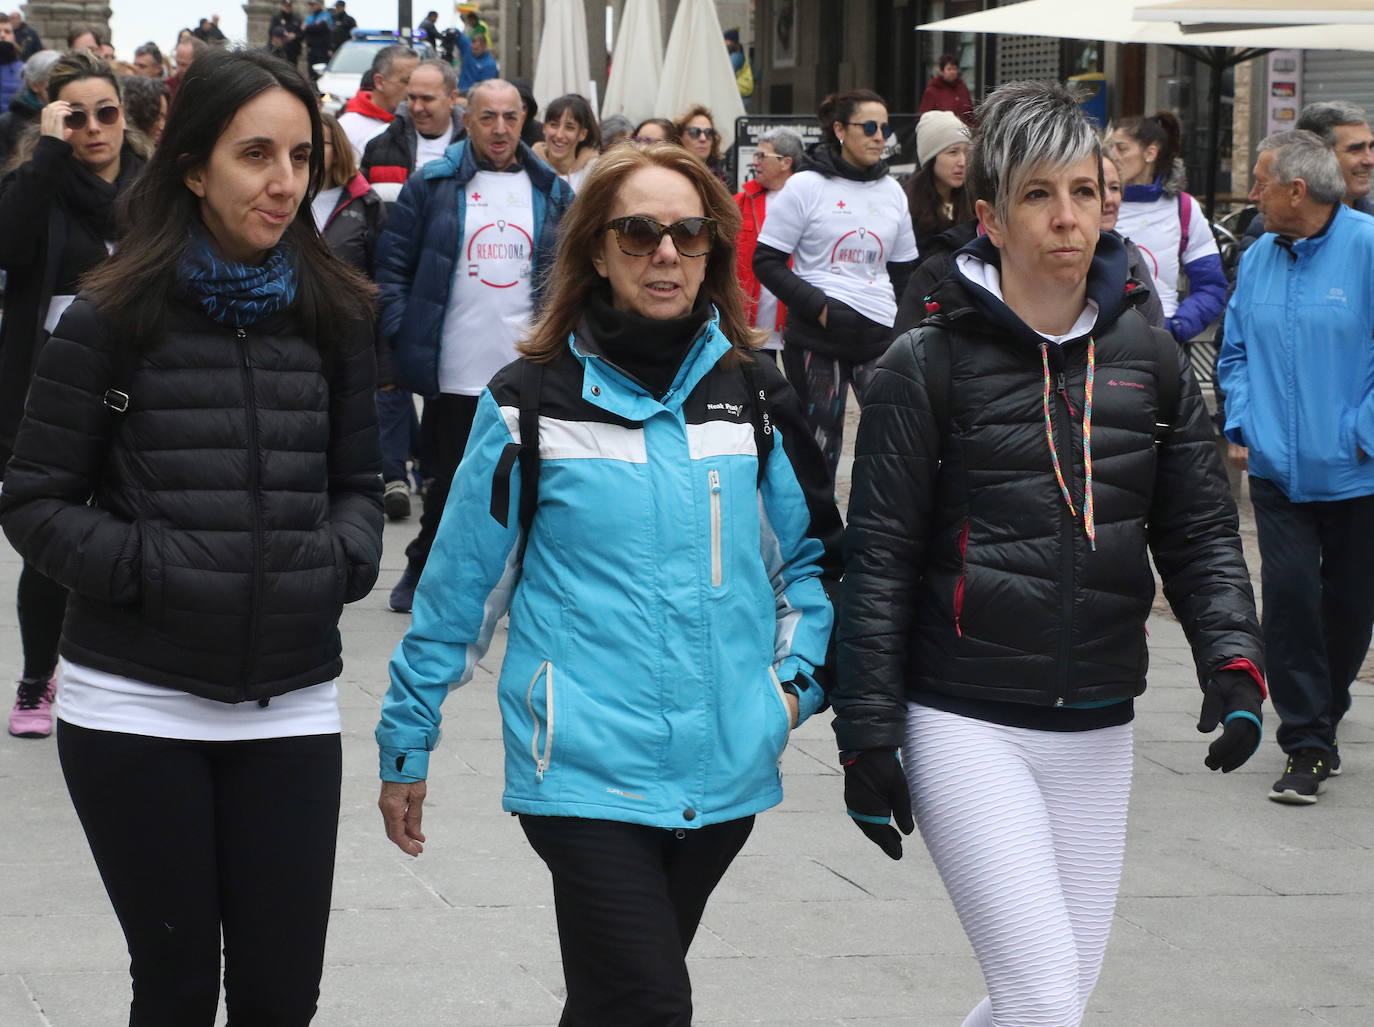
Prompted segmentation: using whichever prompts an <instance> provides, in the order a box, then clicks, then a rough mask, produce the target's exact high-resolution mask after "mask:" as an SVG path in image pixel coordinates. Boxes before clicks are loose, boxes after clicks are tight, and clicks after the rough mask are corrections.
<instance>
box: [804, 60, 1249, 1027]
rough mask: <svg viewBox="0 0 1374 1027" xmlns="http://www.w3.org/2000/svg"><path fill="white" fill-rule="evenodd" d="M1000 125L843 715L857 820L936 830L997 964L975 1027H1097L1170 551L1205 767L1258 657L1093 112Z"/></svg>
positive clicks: (908, 394) (920, 401)
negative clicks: (1106, 185)
mask: <svg viewBox="0 0 1374 1027" xmlns="http://www.w3.org/2000/svg"><path fill="white" fill-rule="evenodd" d="M979 124H980V128H979V132H978V136H977V138H976V139H975V141H974V145H973V151H972V159H971V161H970V164H971V167H972V171H973V175H972V180H973V188H974V192H975V195H976V197H977V201H976V202H977V214H978V219H979V222H980V223H981V226H982V228H983V231H984V235H983V236H982V237H980V238H978V239H976V240H975V241H974V242H972V243H970V244H969V245H968V246H966V247H964V248H963V249H961V250H960V251H959V252H958V254H957V255H956V258H955V267H954V270H953V271H952V272H951V273H950V274H949V276H948V277H947V278H946V279H945V280H944V281H943V282H941V283H940V284H939V285H938V286H936V288H935V289H934V291H933V292H932V293H931V296H930V298H929V299H928V301H927V303H926V309H927V311H929V316H928V317H927V318H926V320H925V321H924V322H923V324H922V325H921V326H920V327H918V328H917V329H915V330H914V331H911V332H907V333H905V334H903V335H902V336H900V337H899V338H898V339H897V340H896V341H895V342H893V344H892V346H891V347H890V348H889V349H888V351H887V353H886V354H885V355H884V356H883V357H882V358H881V359H880V360H879V361H878V366H877V369H876V371H875V373H874V376H873V381H872V383H871V385H870V388H869V394H868V403H867V404H866V405H865V407H864V411H863V417H862V420H861V421H860V423H859V435H858V441H857V443H856V447H855V457H854V472H853V490H852V492H851V495H850V504H849V526H848V530H847V532H846V535H845V574H844V579H843V584H842V586H841V598H840V602H839V606H838V617H839V629H838V639H837V653H838V668H837V669H838V681H837V684H836V688H835V691H834V692H833V693H832V695H831V702H832V704H833V705H834V708H835V712H836V721H835V733H836V737H837V740H838V742H839V745H840V749H841V753H840V759H841V763H842V765H843V767H844V774H845V788H844V797H845V803H846V806H847V807H848V811H849V814H850V816H851V817H853V818H854V822H855V824H856V825H857V826H858V827H859V829H860V830H861V831H863V832H864V834H865V835H867V836H868V837H869V838H870V839H871V840H872V841H874V842H875V843H876V844H877V845H879V846H880V847H881V848H882V849H883V851H884V852H886V853H887V854H888V855H889V856H890V857H892V858H894V859H897V858H900V857H901V852H902V842H901V836H900V835H899V834H898V833H897V830H895V829H894V828H893V827H892V826H891V823H890V820H891V819H892V818H893V817H894V816H895V818H896V820H897V824H898V825H899V826H900V827H901V829H902V830H904V831H906V832H907V833H910V831H911V830H912V827H913V819H914V821H915V824H917V825H919V826H920V829H921V836H922V839H923V840H924V841H925V843H926V847H927V848H928V849H929V851H930V854H931V858H932V859H933V860H934V862H935V865H936V867H937V868H938V870H939V871H940V876H941V878H942V880H943V881H944V884H945V887H946V888H947V889H948V890H949V894H950V898H951V899H953V901H954V907H955V910H956V911H957V912H958V914H959V918H960V921H961V922H962V923H963V926H964V930H965V931H966V932H967V933H968V936H969V940H970V941H971V942H972V945H973V950H974V953H975V954H976V955H977V957H978V960H979V963H980V964H981V966H982V970H983V978H984V981H985V983H986V986H987V997H985V998H983V999H982V1000H981V1001H980V1002H979V1003H978V1004H977V1005H976V1006H975V1007H974V1009H973V1012H972V1013H970V1014H969V1016H968V1018H967V1019H965V1020H964V1027H992V1025H995V1024H996V1025H1009V1024H1019V1025H1024V1024H1044V1025H1048V1024H1053V1025H1055V1027H1073V1025H1076V1024H1078V1023H1079V1022H1080V1021H1081V1020H1082V1017H1083V1012H1084V1009H1085V1008H1086V1005H1087V1001H1088V997H1089V996H1090V995H1091V993H1092V990H1093V986H1094V985H1095V984H1096V982H1097V976H1098V973H1099V971H1100V969H1101V965H1102V958H1103V954H1104V952H1105V950H1106V945H1107V934H1108V931H1109V929H1110V927H1111V922H1112V915H1113V911H1114V908H1115V905H1116V893H1117V886H1118V882H1119V881H1120V876H1121V864H1122V857H1123V854H1124V849H1125V840H1126V809H1127V803H1128V800H1129V797H1130V784H1131V760H1132V753H1131V749H1132V742H1131V718H1132V712H1133V710H1132V703H1133V700H1134V698H1135V696H1137V695H1139V694H1140V693H1141V692H1142V691H1144V689H1145V671H1146V666H1147V664H1148V653H1147V651H1146V641H1145V621H1146V618H1147V617H1148V616H1149V614H1150V605H1151V601H1152V599H1153V597H1154V579H1153V576H1152V574H1151V572H1150V564H1149V560H1150V554H1151V553H1153V556H1154V560H1155V564H1156V566H1157V567H1158V568H1159V571H1160V574H1161V576H1162V577H1163V579H1164V588H1165V593H1166V595H1167V596H1168V598H1169V601H1170V604H1171V605H1172V607H1173V609H1174V612H1175V614H1176V615H1177V616H1178V619H1179V621H1180V622H1181V623H1182V624H1183V627H1184V630H1185V632H1186V633H1187V636H1188V639H1189V642H1190V643H1191V644H1192V648H1193V656H1194V660H1195V661H1196V665H1197V671H1198V679H1199V681H1201V682H1203V683H1204V686H1203V687H1204V699H1203V703H1202V716H1201V719H1200V720H1199V722H1198V727H1199V729H1200V730H1203V731H1207V732H1210V731H1213V730H1214V729H1215V728H1217V727H1218V726H1219V724H1221V723H1222V722H1223V721H1224V722H1225V728H1224V730H1223V731H1222V732H1221V734H1220V736H1219V737H1218V738H1217V739H1216V740H1215V741H1214V742H1212V745H1211V748H1210V749H1209V751H1208V754H1207V757H1206V760H1205V762H1206V765H1207V766H1208V767H1210V768H1211V769H1214V770H1218V769H1219V770H1222V771H1231V770H1234V769H1235V768H1236V767H1238V766H1240V765H1241V764H1242V763H1244V762H1245V761H1246V759H1248V758H1249V757H1250V755H1251V754H1252V753H1253V752H1254V750H1255V748H1256V747H1257V746H1258V745H1259V740H1260V704H1261V702H1262V700H1263V696H1264V690H1263V678H1262V677H1261V673H1260V669H1259V668H1260V666H1261V661H1262V657H1261V651H1262V650H1261V644H1260V640H1259V625H1258V623H1257V618H1256V616H1255V603H1254V596H1253V594H1252V591H1251V587H1250V578H1249V573H1248V572H1247V570H1246V567H1245V560H1244V558H1243V556H1242V553H1241V546H1240V538H1239V536H1238V534H1237V530H1236V512H1235V503H1234V502H1233V501H1232V499H1231V494H1230V490H1229V488H1228V486H1227V481H1226V476H1225V474H1224V473H1223V472H1222V469H1221V464H1220V460H1219V458H1218V456H1217V451H1216V447H1215V446H1214V444H1213V442H1212V428H1211V425H1210V423H1209V422H1208V419H1207V411H1206V408H1205V407H1204V405H1203V402H1202V395H1201V393H1200V392H1199V391H1198V386H1197V381H1196V380H1195V379H1194V378H1193V376H1192V372H1191V371H1189V370H1188V367H1187V364H1186V363H1185V364H1183V365H1182V366H1180V361H1179V358H1178V348H1177V346H1176V345H1175V343H1174V341H1173V339H1172V337H1171V336H1170V335H1169V334H1168V333H1167V332H1165V331H1162V330H1159V329H1152V328H1150V327H1149V326H1148V325H1147V324H1146V322H1145V320H1144V318H1143V317H1142V316H1141V315H1140V313H1139V311H1138V310H1137V309H1136V304H1137V300H1136V298H1135V294H1136V293H1137V292H1139V290H1138V289H1132V288H1131V287H1130V282H1129V281H1128V279H1127V275H1126V255H1125V251H1124V249H1123V248H1122V245H1121V242H1120V241H1119V240H1118V239H1117V238H1115V237H1113V236H1110V235H1107V234H1103V233H1100V231H1099V222H1100V219H1101V216H1102V163H1101V157H1100V155H1099V150H1098V145H1097V141H1096V139H1095V138H1094V134H1093V129H1092V126H1091V125H1090V124H1089V122H1088V120H1087V118H1086V117H1085V116H1084V114H1083V112H1082V109H1081V108H1080V107H1079V105H1078V104H1077V103H1076V102H1075V99H1074V97H1073V95H1072V94H1071V93H1070V92H1069V91H1068V90H1067V89H1065V88H1064V87H1063V86H1060V85H1058V84H1054V83H1037V82H1022V83H1015V84H1013V85H1009V86H1004V87H1003V88H1001V89H999V90H997V91H996V92H994V93H993V94H992V95H991V96H990V97H989V98H988V100H987V101H986V103H984V105H983V106H982V107H981V108H980V110H979ZM1159 424H1164V425H1167V426H1169V427H1168V428H1167V430H1163V431H1157V425H1159ZM1094 458H1096V461H1097V462H1096V463H1094ZM899 751H900V752H901V758H900V759H899V758H898V752H899ZM1126 1019H1131V1020H1140V1021H1143V1020H1148V1019H1149V1016H1148V1014H1147V1013H1146V1012H1145V1011H1144V1010H1140V1011H1138V1012H1137V1014H1136V1015H1134V1016H1131V1015H1130V1014H1126Z"/></svg>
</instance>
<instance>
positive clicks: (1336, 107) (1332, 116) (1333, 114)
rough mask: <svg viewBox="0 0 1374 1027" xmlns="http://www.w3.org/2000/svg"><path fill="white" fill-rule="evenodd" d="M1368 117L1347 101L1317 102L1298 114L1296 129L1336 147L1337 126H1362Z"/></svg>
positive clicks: (1355, 104) (1356, 105) (1360, 108)
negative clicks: (1316, 136) (1311, 134)
mask: <svg viewBox="0 0 1374 1027" xmlns="http://www.w3.org/2000/svg"><path fill="white" fill-rule="evenodd" d="M1368 122H1369V115H1368V114H1366V113H1365V110H1364V108H1363V107H1361V106H1360V105H1359V104H1357V103H1351V102H1350V101H1349V100H1318V101H1317V102H1316V103H1309V104H1308V105H1307V106H1306V107H1304V108H1303V109H1302V110H1301V111H1299V112H1298V124H1297V127H1298V128H1300V129H1303V130H1305V131H1307V132H1311V133H1313V134H1314V135H1318V136H1320V137H1321V139H1322V141H1323V142H1324V143H1326V145H1327V146H1335V145H1336V126H1337V125H1364V124H1367V123H1368Z"/></svg>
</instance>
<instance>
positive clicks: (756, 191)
mask: <svg viewBox="0 0 1374 1027" xmlns="http://www.w3.org/2000/svg"><path fill="white" fill-rule="evenodd" d="M740 191H741V192H742V193H744V195H745V196H748V197H749V198H750V199H751V200H752V199H753V198H754V197H755V196H761V195H763V194H764V193H766V192H767V191H768V190H767V189H765V188H764V187H763V186H761V185H759V181H758V179H757V178H751V179H749V181H747V182H745V183H744V185H743V186H741V187H740Z"/></svg>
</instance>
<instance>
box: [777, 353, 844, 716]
mask: <svg viewBox="0 0 1374 1027" xmlns="http://www.w3.org/2000/svg"><path fill="white" fill-rule="evenodd" d="M759 366H760V369H761V372H762V373H761V375H760V377H763V378H765V379H766V381H765V387H766V388H767V390H768V399H769V413H770V417H771V418H772V421H773V434H772V439H773V451H772V454H771V455H770V457H769V459H768V465H767V469H766V473H765V476H764V479H763V482H762V483H761V485H760V490H759V498H760V503H759V513H760V520H761V537H760V544H761V546H762V552H763V559H764V564H765V566H766V567H767V568H768V575H769V578H770V580H771V581H772V583H773V597H774V604H775V609H776V615H777V618H776V630H775V634H774V647H773V670H774V673H776V674H777V676H778V680H779V681H782V682H790V683H791V684H792V685H793V687H794V688H795V690H796V694H797V704H798V707H799V716H798V723H800V722H801V721H803V720H805V719H806V718H807V717H809V716H811V715H812V714H813V713H818V712H820V711H821V710H823V709H824V708H825V706H826V705H827V702H828V700H827V698H826V693H827V692H828V691H829V683H830V677H829V672H828V669H826V670H825V671H824V672H822V668H824V667H826V665H827V664H828V663H829V662H830V661H829V660H828V656H829V652H830V639H831V630H832V627H833V625H834V608H833V605H832V602H831V598H830V597H831V596H832V595H833V594H835V593H836V592H837V591H838V588H839V581H840V575H841V573H842V557H841V553H840V537H841V531H842V527H841V523H840V512H839V510H838V508H837V507H836V506H835V499H834V490H833V489H832V487H831V485H830V476H829V472H828V471H827V469H826V465H825V458H824V457H823V456H822V455H821V451H820V449H819V448H818V447H817V445H816V442H815V440H814V439H813V438H812V436H811V433H810V432H809V431H807V429H806V422H805V419H804V417H803V416H802V410H801V403H800V401H799V400H798V399H797V395H796V393H795V392H793V391H792V389H791V387H790V386H789V385H788V384H787V382H786V380H785V379H783V377H782V374H781V372H779V371H777V369H776V368H775V367H771V366H770V365H769V363H768V362H767V361H760V364H759Z"/></svg>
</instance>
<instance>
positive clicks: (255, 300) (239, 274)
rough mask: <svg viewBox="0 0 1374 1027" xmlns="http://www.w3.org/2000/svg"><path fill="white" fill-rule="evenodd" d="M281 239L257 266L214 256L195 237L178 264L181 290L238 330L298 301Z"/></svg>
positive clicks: (202, 239)
mask: <svg viewBox="0 0 1374 1027" xmlns="http://www.w3.org/2000/svg"><path fill="white" fill-rule="evenodd" d="M293 257H294V253H293V251H292V248H291V246H290V244H289V243H287V242H286V240H285V239H283V240H282V241H281V242H279V243H277V245H276V246H275V247H274V248H273V249H272V251H271V253H270V254H268V257H267V259H266V260H265V261H263V263H262V264H260V265H253V264H238V263H235V262H234V261H230V260H225V259H224V258H223V257H220V256H219V255H218V254H216V253H215V251H214V248H213V247H212V246H211V244H210V240H209V239H208V238H206V236H205V235H203V234H202V233H199V232H197V233H196V234H195V235H194V236H192V238H191V245H190V247H189V248H188V249H187V251H186V256H185V257H184V258H183V259H182V262H181V269H180V272H181V274H180V277H181V282H182V287H183V288H185V290H186V291H187V293H188V294H189V295H190V296H191V298H192V299H194V300H195V301H196V302H197V303H199V304H200V306H201V309H203V310H204V311H205V313H207V314H209V315H210V317H212V318H214V319H215V320H216V321H218V322H219V323H220V324H223V325H233V326H235V327H238V328H242V327H245V326H247V325H251V324H254V323H256V322H258V321H261V320H262V319H263V318H265V317H267V316H268V315H269V314H275V313H276V312H277V311H279V310H281V309H283V308H285V307H289V306H290V305H291V303H292V301H293V300H295V298H296V262H295V260H294V259H293Z"/></svg>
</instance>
